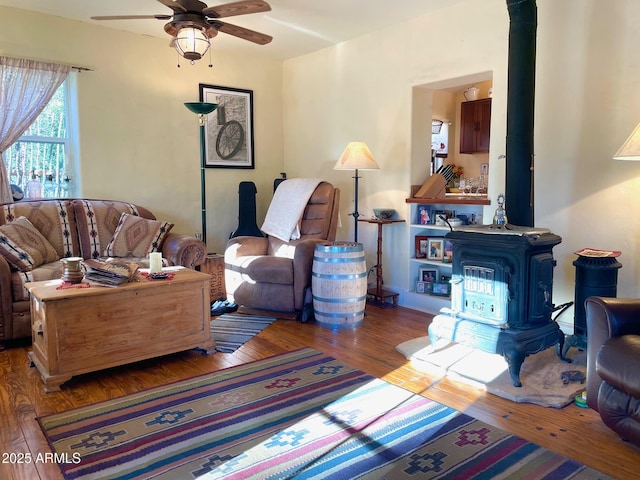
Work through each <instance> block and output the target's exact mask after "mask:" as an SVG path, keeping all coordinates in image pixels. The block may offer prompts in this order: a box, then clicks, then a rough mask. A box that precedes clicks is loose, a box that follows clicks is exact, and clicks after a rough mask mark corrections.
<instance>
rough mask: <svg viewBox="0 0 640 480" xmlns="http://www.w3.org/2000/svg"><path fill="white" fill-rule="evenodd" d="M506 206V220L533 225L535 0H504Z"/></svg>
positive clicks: (528, 225) (512, 222)
mask: <svg viewBox="0 0 640 480" xmlns="http://www.w3.org/2000/svg"><path fill="white" fill-rule="evenodd" d="M507 8H508V10H509V18H510V20H511V22H510V25H509V59H508V60H509V61H508V68H509V70H508V81H507V146H506V156H507V160H506V162H507V163H506V186H505V197H506V205H505V207H506V210H507V214H508V218H509V223H511V224H514V225H522V226H527V227H533V226H534V216H533V213H534V212H533V207H534V202H533V175H534V170H533V159H534V156H533V155H534V154H533V119H534V104H535V77H536V29H537V24H538V18H537V7H536V0H507Z"/></svg>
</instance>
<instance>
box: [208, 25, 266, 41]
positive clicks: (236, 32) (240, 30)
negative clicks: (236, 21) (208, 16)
mask: <svg viewBox="0 0 640 480" xmlns="http://www.w3.org/2000/svg"><path fill="white" fill-rule="evenodd" d="M209 25H213V26H214V27H215V28H216V29H217V30H218V31H220V32H223V33H226V34H229V35H233V36H234V37H238V38H242V39H243V40H249V41H250V42H253V43H257V44H258V45H266V44H267V43H269V42H271V40H273V37H272V36H270V35H265V34H264V33H260V32H255V31H253V30H249V29H248V28H244V27H238V26H237V25H231V24H230V23H225V22H221V21H220V20H212V21H210V22H209Z"/></svg>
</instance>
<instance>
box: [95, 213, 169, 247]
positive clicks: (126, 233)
mask: <svg viewBox="0 0 640 480" xmlns="http://www.w3.org/2000/svg"><path fill="white" fill-rule="evenodd" d="M172 228H173V223H168V222H161V221H159V220H148V219H146V218H142V217H138V216H137V215H131V214H129V213H123V214H122V215H120V220H119V221H118V226H117V227H116V231H115V232H113V237H112V238H111V241H110V242H109V243H108V244H107V247H106V248H105V250H104V254H105V255H106V256H109V257H146V256H147V255H149V254H150V253H151V252H159V251H161V249H162V242H163V241H164V238H165V237H166V236H167V234H168V233H169V231H170V230H171V229H172Z"/></svg>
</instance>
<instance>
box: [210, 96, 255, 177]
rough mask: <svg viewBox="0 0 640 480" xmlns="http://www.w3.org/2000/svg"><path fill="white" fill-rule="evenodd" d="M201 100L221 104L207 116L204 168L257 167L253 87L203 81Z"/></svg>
mask: <svg viewBox="0 0 640 480" xmlns="http://www.w3.org/2000/svg"><path fill="white" fill-rule="evenodd" d="M200 101H201V102H207V103H215V104H217V105H218V107H217V108H216V109H215V110H214V111H213V112H211V113H210V114H208V115H207V116H206V121H205V152H206V156H205V158H206V160H205V167H207V168H247V169H253V168H255V163H254V148H253V90H243V89H240V88H231V87H222V86H218V85H205V84H202V83H201V84H200Z"/></svg>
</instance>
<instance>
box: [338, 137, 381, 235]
mask: <svg viewBox="0 0 640 480" xmlns="http://www.w3.org/2000/svg"><path fill="white" fill-rule="evenodd" d="M333 169H334V170H354V171H355V174H354V176H353V186H354V205H353V213H350V214H349V215H353V226H354V235H353V241H354V242H358V217H359V216H360V214H359V213H358V179H359V178H360V177H358V170H380V167H379V166H378V164H377V163H376V161H375V159H374V158H373V154H372V153H371V151H370V150H369V147H367V144H366V143H364V142H350V143H349V144H348V145H347V148H345V149H344V152H342V155H341V156H340V160H338V161H337V163H336V164H335V166H334V167H333Z"/></svg>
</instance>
